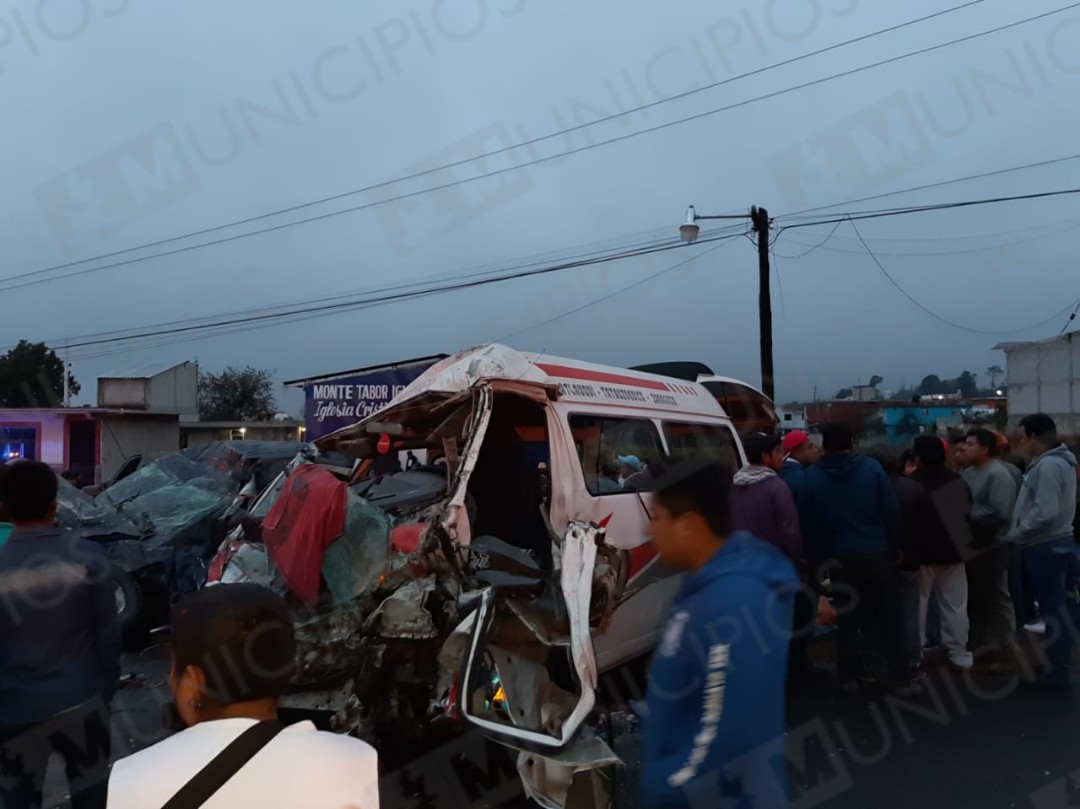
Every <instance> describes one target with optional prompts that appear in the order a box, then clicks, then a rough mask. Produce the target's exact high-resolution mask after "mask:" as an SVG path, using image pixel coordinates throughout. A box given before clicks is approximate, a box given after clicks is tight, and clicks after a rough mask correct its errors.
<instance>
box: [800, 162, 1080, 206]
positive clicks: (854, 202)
mask: <svg viewBox="0 0 1080 809" xmlns="http://www.w3.org/2000/svg"><path fill="white" fill-rule="evenodd" d="M1071 160H1080V154H1071V155H1066V156H1064V157H1054V158H1051V159H1049V160H1040V161H1038V162H1035V163H1025V164H1024V165H1022V166H1011V167H1009V168H1006V169H995V170H994V171H984V172H982V173H981V174H969V175H968V176H966V177H954V178H953V179H951V180H941V181H939V182H936V183H925V184H923V185H916V186H912V187H911V188H902V189H900V190H899V191H887V192H886V193H884V194H873V195H872V196H869V197H859V198H858V199H849V200H845V201H843V202H833V203H830V204H829V205H818V206H817V207H816V208H803V209H802V210H801V211H793V212H792V213H789V214H784V215H783V216H782V217H781V218H783V219H798V218H800V217H801V216H802V215H803V214H808V213H814V212H816V211H825V210H828V209H829V208H839V207H840V206H841V205H857V204H858V203H860V202H872V201H873V200H876V199H886V198H888V197H895V196H899V195H901V194H912V193H914V192H916V191H927V190H929V189H931V188H942V187H944V186H947V185H955V184H956V183H966V182H970V181H971V180H984V179H986V178H987V177H997V176H1000V175H1002V174H1011V173H1013V172H1016V171H1027V170H1028V169H1036V168H1043V167H1045V166H1054V165H1057V164H1058V163H1067V162H1069V161H1071Z"/></svg>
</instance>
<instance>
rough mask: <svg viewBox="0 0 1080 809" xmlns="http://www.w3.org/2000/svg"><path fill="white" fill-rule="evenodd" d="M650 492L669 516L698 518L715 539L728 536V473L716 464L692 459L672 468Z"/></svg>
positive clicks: (729, 524) (729, 488)
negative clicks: (698, 516) (701, 519)
mask: <svg viewBox="0 0 1080 809" xmlns="http://www.w3.org/2000/svg"><path fill="white" fill-rule="evenodd" d="M654 491H655V496H656V500H657V502H658V503H659V504H660V505H662V506H663V507H664V508H666V509H667V510H668V511H670V512H671V514H672V516H675V517H681V516H682V515H684V514H700V515H701V516H702V517H704V518H705V522H707V523H708V525H709V529H710V530H711V531H712V532H713V533H714V534H715V535H716V536H718V537H726V536H727V535H728V534H730V533H731V507H730V505H729V496H730V491H731V473H730V472H729V471H728V470H727V469H726V468H725V467H724V466H721V465H720V464H719V463H717V462H716V461H713V460H710V459H707V458H694V459H690V460H686V461H681V462H679V463H677V464H674V465H672V466H671V467H669V468H668V469H667V470H666V471H665V472H664V474H663V475H662V476H661V477H660V478H659V479H657V481H656V485H655V488H654Z"/></svg>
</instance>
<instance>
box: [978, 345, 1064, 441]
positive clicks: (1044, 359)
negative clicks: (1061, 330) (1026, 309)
mask: <svg viewBox="0 0 1080 809" xmlns="http://www.w3.org/2000/svg"><path fill="white" fill-rule="evenodd" d="M994 348H995V349H997V350H999V351H1004V352H1005V376H1006V379H1007V396H1008V408H1009V421H1010V423H1011V424H1015V423H1016V421H1017V420H1019V419H1021V418H1023V417H1024V416H1028V415H1031V414H1032V413H1046V414H1048V415H1049V416H1051V417H1052V418H1053V419H1054V421H1056V422H1057V425H1058V431H1059V432H1061V433H1063V434H1066V435H1080V331H1073V332H1069V333H1068V334H1061V335H1058V336H1057V337H1051V338H1050V339H1048V340H1039V341H1036V342H1028V343H999V344H998V345H996V346H994Z"/></svg>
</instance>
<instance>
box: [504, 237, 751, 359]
mask: <svg viewBox="0 0 1080 809" xmlns="http://www.w3.org/2000/svg"><path fill="white" fill-rule="evenodd" d="M738 235H739V234H737V235H736V236H734V237H730V236H729V237H728V238H727V239H725V240H724V241H723V242H722V243H720V244H716V245H713V246H712V247H710V248H709V249H708V250H704V251H702V252H701V253H698V254H697V255H696V256H690V258H687V259H683V260H682V261H680V262H677V263H676V264H672V265H671V266H670V267H666V268H665V269H663V270H660V271H659V272H656V273H652V274H651V275H648V276H646V277H645V278H642V279H641V280H640V281H635V282H634V283H632V284H628V285H627V286H624V287H620V288H619V289H617V290H615V291H614V292H609V293H608V294H607V295H601V296H600V297H599V298H595V299H593V300H591V301H589V302H588V303H584V304H582V305H581V306H577V307H575V308H573V309H570V310H569V311H566V312H563V313H562V314H561V315H556V316H555V317H552V318H548V319H547V320H545V321H543V322H541V323H536V324H534V325H532V326H528V327H527V328H524V329H520V330H519V331H515V332H512V333H511V334H506V335H503V336H502V337H499V338H498V339H497V340H495V342H496V343H504V342H506V341H507V340H509V339H511V338H513V337H517V336H518V335H521V334H527V333H528V332H530V331H536V330H537V329H542V328H543V327H544V326H550V325H551V324H552V323H555V322H557V321H559V320H562V319H563V318H566V317H570V316H571V315H576V314H577V313H578V312H582V311H584V310H586V309H591V308H592V307H594V306H596V305H598V304H601V303H604V302H605V301H609V300H611V299H612V298H615V297H618V296H619V295H622V294H623V293H625V292H629V291H630V290H631V289H636V288H638V287H640V286H643V285H645V284H648V283H650V282H652V281H655V280H657V279H658V278H661V277H663V276H665V275H667V274H668V273H671V272H674V271H675V270H677V269H679V268H680V267H685V266H686V265H687V264H691V263H693V262H694V261H697V260H698V259H699V258H701V257H702V256H706V255H708V254H709V253H712V252H714V251H716V250H719V249H720V248H721V247H723V246H724V244H726V243H728V242H729V241H730V240H731V239H732V238H737V236H738Z"/></svg>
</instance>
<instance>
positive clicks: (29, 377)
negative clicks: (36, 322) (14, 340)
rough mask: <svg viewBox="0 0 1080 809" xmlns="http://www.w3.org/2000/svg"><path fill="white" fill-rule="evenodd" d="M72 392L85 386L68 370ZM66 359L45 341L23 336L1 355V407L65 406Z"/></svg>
mask: <svg viewBox="0 0 1080 809" xmlns="http://www.w3.org/2000/svg"><path fill="white" fill-rule="evenodd" d="M68 388H69V389H70V393H71V394H72V395H76V394H78V392H79V391H80V390H81V388H80V387H79V383H78V382H77V381H75V377H74V376H72V375H71V374H70V373H69V374H68ZM64 404H65V402H64V361H63V360H61V359H60V358H59V357H58V356H56V352H55V351H53V350H52V349H51V348H49V347H48V346H47V345H45V344H44V343H31V342H29V341H28V340H20V341H19V344H18V345H17V346H15V347H14V348H13V349H11V350H10V351H8V352H7V353H6V354H4V355H3V356H2V357H0V407H63V406H64Z"/></svg>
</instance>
